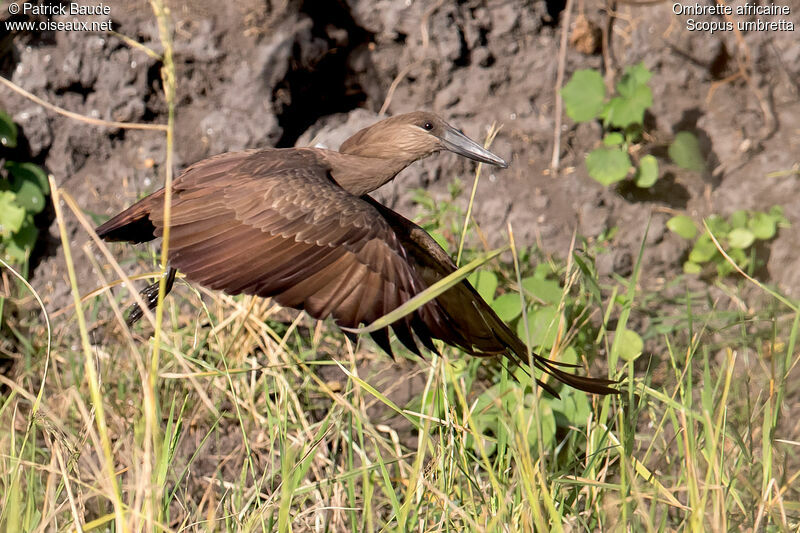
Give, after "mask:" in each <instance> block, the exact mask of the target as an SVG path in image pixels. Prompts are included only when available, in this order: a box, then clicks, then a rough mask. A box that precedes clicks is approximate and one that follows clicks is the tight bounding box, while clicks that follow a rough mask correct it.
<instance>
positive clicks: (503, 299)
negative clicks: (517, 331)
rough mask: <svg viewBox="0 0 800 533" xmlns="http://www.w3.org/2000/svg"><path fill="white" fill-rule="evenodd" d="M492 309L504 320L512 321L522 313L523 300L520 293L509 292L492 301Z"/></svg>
mask: <svg viewBox="0 0 800 533" xmlns="http://www.w3.org/2000/svg"><path fill="white" fill-rule="evenodd" d="M492 309H494V312H495V313H497V316H498V317H500V320H502V321H503V322H511V321H512V320H514V319H515V318H517V317H518V316H519V315H520V314H521V313H522V301H521V299H520V296H519V294H517V293H514V292H507V293H505V294H501V295H500V296H498V297H497V298H496V299H495V300H494V301H493V302H492Z"/></svg>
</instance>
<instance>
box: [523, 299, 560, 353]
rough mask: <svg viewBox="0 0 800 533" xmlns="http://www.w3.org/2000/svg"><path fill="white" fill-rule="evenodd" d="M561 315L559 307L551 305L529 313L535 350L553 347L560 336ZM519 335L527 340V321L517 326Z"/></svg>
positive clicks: (531, 338)
mask: <svg viewBox="0 0 800 533" xmlns="http://www.w3.org/2000/svg"><path fill="white" fill-rule="evenodd" d="M560 318H561V315H560V314H559V312H558V306H555V305H550V306H547V307H542V308H541V309H537V310H536V311H533V312H532V313H528V331H529V332H530V345H531V347H532V348H533V349H534V350H537V349H539V348H544V349H548V348H551V347H552V346H553V343H554V342H555V340H556V336H557V335H558V326H559V322H560ZM517 334H518V335H519V337H520V338H521V339H523V340H524V339H525V321H524V320H520V321H519V323H518V324H517Z"/></svg>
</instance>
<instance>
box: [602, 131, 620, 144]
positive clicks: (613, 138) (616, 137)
mask: <svg viewBox="0 0 800 533" xmlns="http://www.w3.org/2000/svg"><path fill="white" fill-rule="evenodd" d="M624 142H625V137H624V136H623V135H622V134H621V133H619V132H617V131H612V132H611V133H606V136H605V137H603V144H604V145H605V146H608V147H609V148H614V147H615V146H620V145H621V144H622V143H624Z"/></svg>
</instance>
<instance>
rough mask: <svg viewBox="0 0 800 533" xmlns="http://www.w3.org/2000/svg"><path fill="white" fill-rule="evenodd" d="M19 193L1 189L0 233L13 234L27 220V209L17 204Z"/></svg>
mask: <svg viewBox="0 0 800 533" xmlns="http://www.w3.org/2000/svg"><path fill="white" fill-rule="evenodd" d="M16 198H17V195H16V194H14V193H13V192H11V191H0V234H2V235H4V236H8V235H13V234H14V233H16V232H18V231H19V229H20V228H21V227H22V223H23V222H25V209H23V208H22V207H20V206H19V205H17V201H16Z"/></svg>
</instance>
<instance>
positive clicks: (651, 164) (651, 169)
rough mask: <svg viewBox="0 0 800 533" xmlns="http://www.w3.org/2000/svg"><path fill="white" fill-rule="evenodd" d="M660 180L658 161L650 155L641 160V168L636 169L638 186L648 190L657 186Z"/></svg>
mask: <svg viewBox="0 0 800 533" xmlns="http://www.w3.org/2000/svg"><path fill="white" fill-rule="evenodd" d="M657 179H658V160H657V159H656V158H655V156H652V155H650V154H648V155H646V156H644V157H642V159H641V160H639V168H638V169H636V186H637V187H641V188H642V189H646V188H647V187H652V186H653V185H655V183H656V180H657Z"/></svg>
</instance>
